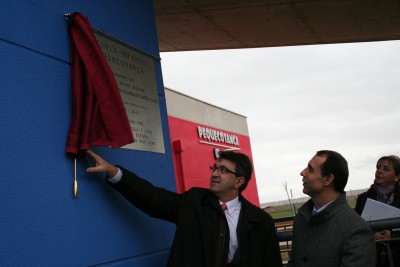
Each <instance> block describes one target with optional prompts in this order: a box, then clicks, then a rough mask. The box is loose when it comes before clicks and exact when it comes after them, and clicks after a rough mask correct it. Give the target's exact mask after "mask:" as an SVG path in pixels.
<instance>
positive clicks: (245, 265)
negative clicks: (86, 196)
mask: <svg viewBox="0 0 400 267" xmlns="http://www.w3.org/2000/svg"><path fill="white" fill-rule="evenodd" d="M87 155H88V156H89V157H90V158H91V159H92V160H93V161H94V162H95V167H89V168H88V169H87V171H88V172H104V173H106V174H107V177H108V183H109V184H110V185H111V186H112V187H113V188H114V189H116V190H117V191H119V192H120V193H121V194H122V195H123V196H124V197H125V198H126V199H127V200H128V201H130V202H131V203H132V204H133V205H135V206H136V207H137V208H139V209H141V210H142V211H143V212H145V213H147V214H148V215H150V216H152V217H155V218H159V219H163V220H166V221H169V222H172V223H175V224H176V232H175V237H174V241H173V244H172V248H171V253H170V256H169V260H168V266H170V267H187V266H191V267H222V266H242V267H255V266H282V261H281V255H280V251H279V245H278V242H277V239H276V232H275V226H274V222H273V220H272V218H271V216H270V215H269V214H267V213H266V212H264V211H263V210H261V209H260V208H258V207H256V206H254V205H253V204H251V203H250V202H248V201H247V200H246V199H245V198H244V197H243V196H242V195H241V192H242V191H243V190H244V189H245V188H246V186H247V184H248V182H249V180H250V178H251V174H252V171H253V167H252V164H251V161H250V159H249V158H248V157H247V156H246V155H244V154H242V153H235V152H231V151H224V152H221V153H220V155H219V158H218V159H217V161H216V162H215V164H214V166H212V167H211V168H210V169H211V178H210V189H205V188H192V189H190V190H188V191H187V192H185V193H183V194H178V193H175V192H171V191H168V190H166V189H163V188H159V187H155V186H154V185H152V184H151V183H150V182H148V181H146V180H144V179H142V178H140V177H138V176H137V175H135V174H134V173H132V172H130V171H128V170H126V169H124V168H122V167H117V166H114V165H112V164H110V163H108V162H107V161H105V160H104V159H102V158H101V157H100V156H99V155H97V154H96V153H94V152H93V151H90V150H89V151H87Z"/></svg>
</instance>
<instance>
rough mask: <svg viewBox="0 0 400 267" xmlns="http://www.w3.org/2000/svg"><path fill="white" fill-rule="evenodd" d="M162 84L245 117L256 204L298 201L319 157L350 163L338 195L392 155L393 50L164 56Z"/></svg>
mask: <svg viewBox="0 0 400 267" xmlns="http://www.w3.org/2000/svg"><path fill="white" fill-rule="evenodd" d="M161 57H162V61H161V64H162V69H163V76H164V84H165V86H167V87H170V88H172V89H174V90H177V91H180V92H183V93H185V94H188V95H191V96H193V97H195V98H198V99H201V100H204V101H206V102H209V103H212V104H215V105H217V106H220V107H223V108H226V109H228V110H231V111H234V112H236V113H239V114H242V115H245V116H247V118H248V126H249V131H250V139H251V145H252V150H253V158H254V165H255V171H256V179H257V186H258V190H259V195H260V201H261V202H269V201H274V200H281V199H285V198H286V196H285V192H284V190H283V187H282V184H283V183H284V182H285V181H287V182H288V187H289V188H292V189H293V195H294V197H301V196H303V195H302V193H301V191H302V185H301V176H300V175H299V173H300V171H301V170H302V169H303V168H304V167H305V166H306V164H307V162H308V160H309V159H310V158H311V157H312V156H313V155H314V153H315V152H316V151H317V150H320V149H332V150H337V151H339V152H340V153H342V154H343V155H344V156H345V157H346V159H347V160H348V162H349V166H350V179H349V183H348V186H347V189H353V190H354V189H361V188H366V187H368V186H369V185H370V184H371V183H372V181H373V177H374V168H375V162H376V160H377V159H378V158H379V157H380V156H382V155H386V154H399V151H400V144H399V143H400V142H399V141H398V139H399V137H398V136H399V132H400V123H399V119H400V109H399V104H398V102H399V99H400V90H399V89H400V88H399V87H400V75H399V70H400V42H399V41H393V42H376V43H358V44H335V45H321V46H300V47H278V48H264V49H240V50H220V51H200V52H175V53H163V54H161Z"/></svg>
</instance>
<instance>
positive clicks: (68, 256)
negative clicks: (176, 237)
mask: <svg viewBox="0 0 400 267" xmlns="http://www.w3.org/2000/svg"><path fill="white" fill-rule="evenodd" d="M74 11H78V12H82V13H83V14H84V15H86V16H87V17H88V18H89V21H90V23H91V25H92V26H93V27H96V28H97V29H101V30H103V31H105V32H107V33H109V34H111V35H113V36H115V37H117V38H120V39H122V40H124V41H125V42H127V43H130V44H132V45H134V46H137V47H139V48H141V49H143V50H144V51H146V52H149V53H151V54H154V55H157V56H158V55H159V50H158V43H157V35H156V27H155V21H154V16H153V7H152V1H148V0H113V1H110V0H96V1H94V0H58V1H53V0H47V1H45V0H41V1H39V0H37V1H34V0H31V1H28V0H14V1H1V2H0V17H1V18H2V19H1V21H0V60H1V67H0V90H1V95H0V119H1V121H0V144H1V146H0V147H1V153H0V166H1V173H2V174H1V176H0V209H1V211H0V240H1V242H0V265H1V266H108V265H113V266H141V267H146V266H151V267H154V266H164V265H165V262H166V259H167V256H168V253H169V248H170V245H171V242H172V238H173V233H174V230H175V226H174V225H172V224H170V223H167V222H164V221H161V220H158V219H153V218H150V217H149V216H147V215H145V214H143V213H142V212H141V211H139V210H137V209H136V208H135V207H133V206H132V205H130V204H129V203H128V202H127V201H126V200H125V199H123V198H122V197H121V196H120V195H119V194H118V193H117V192H115V191H113V190H112V189H111V188H109V187H108V186H107V185H106V184H105V178H104V177H102V176H100V175H89V174H87V173H86V172H85V169H86V167H87V162H86V161H85V160H79V161H78V173H77V177H78V183H79V195H78V198H76V199H74V198H73V195H72V184H73V176H74V171H73V170H74V169H73V166H74V164H73V160H72V159H71V158H70V157H69V156H68V155H66V153H65V146H66V139H67V134H68V129H69V124H70V114H71V89H70V64H69V37H68V32H67V22H66V20H65V18H64V14H65V13H69V12H74ZM155 66H156V79H157V86H158V91H159V100H160V109H161V117H162V127H163V133H164V143H165V146H166V153H165V154H159V153H151V152H142V151H135V150H127V149H116V150H113V149H111V148H105V147H102V148H96V149H94V150H95V151H96V152H98V153H100V154H101V155H102V156H104V157H105V158H106V159H108V160H109V161H110V162H114V163H116V164H120V165H123V166H125V167H127V168H129V169H131V170H134V171H135V172H136V173H138V174H139V175H141V176H143V177H146V178H148V180H150V181H151V182H153V183H154V184H157V185H159V186H162V187H165V188H167V189H170V190H175V189H176V188H175V179H174V174H173V164H172V157H171V149H170V142H169V141H168V140H169V139H170V138H169V131H168V125H167V113H166V106H165V97H164V92H163V82H162V76H161V66H160V62H155Z"/></svg>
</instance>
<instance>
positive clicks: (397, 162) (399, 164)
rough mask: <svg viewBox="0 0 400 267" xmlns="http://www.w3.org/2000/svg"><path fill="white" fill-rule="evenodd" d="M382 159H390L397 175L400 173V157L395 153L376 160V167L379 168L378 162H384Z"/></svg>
mask: <svg viewBox="0 0 400 267" xmlns="http://www.w3.org/2000/svg"><path fill="white" fill-rule="evenodd" d="M382 160H388V161H389V162H390V163H391V164H392V166H393V169H394V173H395V174H396V175H399V174H400V158H399V157H398V156H395V155H390V156H383V157H381V158H380V159H379V160H378V161H377V162H376V167H377V168H378V164H379V163H381V162H382Z"/></svg>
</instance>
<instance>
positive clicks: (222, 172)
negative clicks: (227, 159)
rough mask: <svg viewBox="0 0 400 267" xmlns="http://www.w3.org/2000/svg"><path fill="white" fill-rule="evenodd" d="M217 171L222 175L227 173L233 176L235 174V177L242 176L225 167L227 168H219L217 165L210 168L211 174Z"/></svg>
mask: <svg viewBox="0 0 400 267" xmlns="http://www.w3.org/2000/svg"><path fill="white" fill-rule="evenodd" d="M216 170H218V172H219V173H220V174H227V173H232V174H234V175H235V176H240V175H239V174H237V173H236V172H234V171H231V170H230V169H228V168H227V167H225V166H219V167H218V166H217V165H216V164H214V165H213V166H210V171H211V172H215V171H216Z"/></svg>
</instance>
